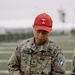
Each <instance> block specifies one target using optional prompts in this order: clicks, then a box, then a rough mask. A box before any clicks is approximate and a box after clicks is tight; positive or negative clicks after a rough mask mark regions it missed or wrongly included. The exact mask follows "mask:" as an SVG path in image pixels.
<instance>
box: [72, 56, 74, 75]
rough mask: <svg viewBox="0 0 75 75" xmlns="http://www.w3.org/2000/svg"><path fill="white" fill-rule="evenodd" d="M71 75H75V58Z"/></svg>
mask: <svg viewBox="0 0 75 75" xmlns="http://www.w3.org/2000/svg"><path fill="white" fill-rule="evenodd" d="M71 75H75V56H73V60H72V73H71Z"/></svg>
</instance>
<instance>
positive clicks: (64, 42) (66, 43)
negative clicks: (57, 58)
mask: <svg viewBox="0 0 75 75" xmlns="http://www.w3.org/2000/svg"><path fill="white" fill-rule="evenodd" d="M50 39H51V40H53V41H55V42H56V43H58V44H59V45H60V46H61V48H62V50H67V51H68V50H73V49H74V47H75V37H72V36H50ZM18 43H19V42H16V43H0V52H1V51H13V50H14V49H15V48H16V46H17V44H18ZM64 55H65V58H66V59H72V55H73V53H64ZM10 56H11V53H0V60H7V61H8V59H9V58H10ZM7 61H4V62H1V61H0V71H3V70H7ZM66 64H67V66H66V70H70V71H71V62H67V63H66ZM0 75H8V74H6V73H0ZM66 75H70V74H66Z"/></svg>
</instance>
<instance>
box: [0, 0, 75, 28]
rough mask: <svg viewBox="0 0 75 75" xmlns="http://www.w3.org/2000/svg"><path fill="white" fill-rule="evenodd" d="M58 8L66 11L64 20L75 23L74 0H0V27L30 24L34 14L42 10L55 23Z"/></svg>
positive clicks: (57, 18)
mask: <svg viewBox="0 0 75 75" xmlns="http://www.w3.org/2000/svg"><path fill="white" fill-rule="evenodd" d="M60 9H63V10H64V11H65V13H66V16H65V20H66V22H69V23H75V0H0V27H6V28H10V27H29V26H32V23H33V20H34V18H35V17H36V15H38V14H39V13H42V12H45V13H47V14H49V15H50V16H51V17H52V19H53V21H54V23H57V22H59V21H60V20H59V14H58V10H60ZM28 21H29V22H28ZM11 25H12V26H11Z"/></svg>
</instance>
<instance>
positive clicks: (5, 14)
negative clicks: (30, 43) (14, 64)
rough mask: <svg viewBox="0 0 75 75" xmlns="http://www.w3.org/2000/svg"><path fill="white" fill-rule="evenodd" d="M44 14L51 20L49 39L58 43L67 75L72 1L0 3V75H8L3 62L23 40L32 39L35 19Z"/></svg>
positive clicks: (73, 34)
mask: <svg viewBox="0 0 75 75" xmlns="http://www.w3.org/2000/svg"><path fill="white" fill-rule="evenodd" d="M40 13H47V14H49V15H50V16H51V17H52V19H53V30H52V32H51V34H50V39H52V40H53V41H55V42H56V43H58V44H59V45H60V46H61V48H62V51H63V53H64V55H65V58H66V64H67V67H66V75H70V73H71V63H72V55H73V49H74V47H75V0H37V1H36V0H35V1H34V0H0V75H8V71H7V68H8V67H7V62H8V60H9V58H10V56H11V54H12V52H13V51H14V49H15V48H16V47H17V45H18V44H19V43H20V42H21V41H23V40H24V39H27V38H30V37H33V32H32V31H33V30H32V25H33V22H34V19H35V17H36V16H37V15H38V14H40Z"/></svg>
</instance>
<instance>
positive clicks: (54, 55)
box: [8, 13, 66, 75]
mask: <svg viewBox="0 0 75 75" xmlns="http://www.w3.org/2000/svg"><path fill="white" fill-rule="evenodd" d="M52 23H53V22H52V18H51V17H50V16H49V15H48V14H46V13H41V14H39V15H38V16H36V18H35V21H34V24H33V33H34V37H32V38H30V39H26V40H24V41H23V42H22V43H21V44H20V45H19V46H18V47H17V48H16V49H15V51H14V52H13V54H12V56H11V57H10V59H9V62H8V71H9V75H61V74H64V73H65V67H66V64H65V57H64V55H63V53H62V52H61V49H60V47H59V46H58V44H56V43H54V42H53V41H51V40H50V39H49V37H48V36H49V33H50V32H51V30H52Z"/></svg>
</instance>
